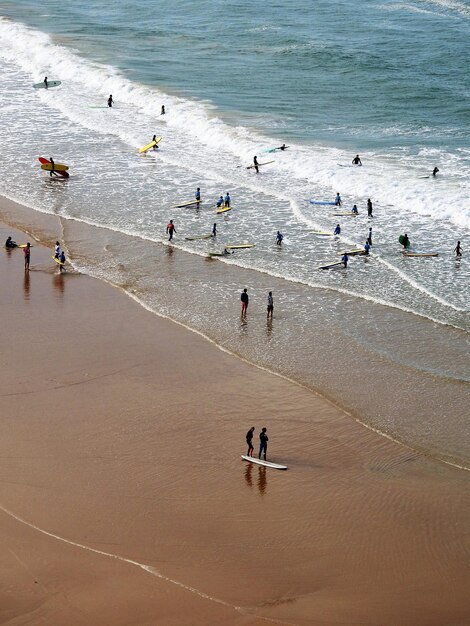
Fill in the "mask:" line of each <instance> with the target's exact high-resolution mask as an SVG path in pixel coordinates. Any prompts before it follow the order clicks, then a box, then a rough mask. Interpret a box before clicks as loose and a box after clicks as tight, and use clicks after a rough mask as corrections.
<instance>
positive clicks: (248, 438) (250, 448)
mask: <svg viewBox="0 0 470 626" xmlns="http://www.w3.org/2000/svg"><path fill="white" fill-rule="evenodd" d="M254 432H255V427H254V426H252V427H251V428H250V430H249V431H248V432H247V433H246V443H247V444H248V452H247V453H246V455H247V456H253V452H254V448H253V433H254Z"/></svg>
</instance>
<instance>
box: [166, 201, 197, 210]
mask: <svg viewBox="0 0 470 626" xmlns="http://www.w3.org/2000/svg"><path fill="white" fill-rule="evenodd" d="M201 202H202V200H188V202H182V203H181V204H176V205H175V206H174V207H173V208H174V209H183V208H184V207H186V206H192V205H193V204H201Z"/></svg>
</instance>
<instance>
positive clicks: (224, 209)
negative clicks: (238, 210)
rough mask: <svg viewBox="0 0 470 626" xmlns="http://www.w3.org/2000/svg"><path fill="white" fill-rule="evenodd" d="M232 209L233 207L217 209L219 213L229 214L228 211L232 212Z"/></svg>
mask: <svg viewBox="0 0 470 626" xmlns="http://www.w3.org/2000/svg"><path fill="white" fill-rule="evenodd" d="M231 210H232V207H231V206H224V207H220V209H217V213H219V214H220V213H227V211H231Z"/></svg>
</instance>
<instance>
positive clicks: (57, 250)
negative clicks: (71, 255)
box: [54, 241, 60, 259]
mask: <svg viewBox="0 0 470 626" xmlns="http://www.w3.org/2000/svg"><path fill="white" fill-rule="evenodd" d="M59 256H60V243H59V242H58V241H56V242H55V254H54V258H55V259H58V258H59Z"/></svg>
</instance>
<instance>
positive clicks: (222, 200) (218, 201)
mask: <svg viewBox="0 0 470 626" xmlns="http://www.w3.org/2000/svg"><path fill="white" fill-rule="evenodd" d="M223 203H224V197H223V196H220V198H219V199H218V200H217V203H216V204H217V208H218V209H220V207H221V206H222V205H223Z"/></svg>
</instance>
